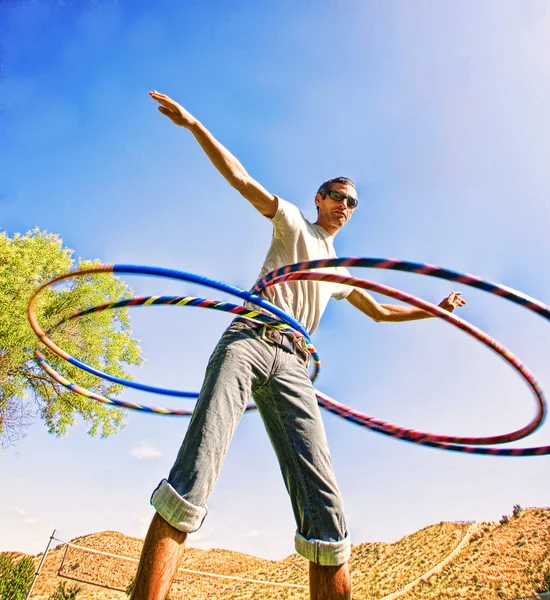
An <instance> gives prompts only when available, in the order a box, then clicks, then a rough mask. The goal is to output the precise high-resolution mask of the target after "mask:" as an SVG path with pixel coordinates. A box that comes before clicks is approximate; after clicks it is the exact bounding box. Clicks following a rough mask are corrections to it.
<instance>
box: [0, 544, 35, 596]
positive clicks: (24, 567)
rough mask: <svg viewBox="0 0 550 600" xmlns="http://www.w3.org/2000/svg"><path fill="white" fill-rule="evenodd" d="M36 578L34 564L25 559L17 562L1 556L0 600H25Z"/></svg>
mask: <svg viewBox="0 0 550 600" xmlns="http://www.w3.org/2000/svg"><path fill="white" fill-rule="evenodd" d="M33 577H34V562H33V560H32V558H30V557H28V556H27V557H25V558H22V559H21V560H18V561H16V560H15V559H14V558H13V557H12V556H10V555H9V554H2V555H0V600H24V598H25V596H26V595H27V592H28V591H29V588H30V586H31V583H32V580H33Z"/></svg>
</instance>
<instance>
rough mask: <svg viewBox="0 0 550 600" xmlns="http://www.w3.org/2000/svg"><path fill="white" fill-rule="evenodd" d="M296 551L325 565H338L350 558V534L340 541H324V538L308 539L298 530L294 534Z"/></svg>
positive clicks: (312, 560) (310, 559)
mask: <svg viewBox="0 0 550 600" xmlns="http://www.w3.org/2000/svg"><path fill="white" fill-rule="evenodd" d="M294 545H295V547H296V552H298V554H300V555H302V556H303V557H304V558H307V559H308V560H309V561H311V562H314V563H317V564H318V565H321V566H323V567H338V566H340V565H343V564H344V563H345V562H347V561H348V560H349V557H350V556H351V544H350V541H349V534H346V537H345V538H344V539H343V540H341V541H340V542H323V541H322V540H306V538H305V537H303V536H302V535H300V534H299V533H298V532H296V535H295V536H294Z"/></svg>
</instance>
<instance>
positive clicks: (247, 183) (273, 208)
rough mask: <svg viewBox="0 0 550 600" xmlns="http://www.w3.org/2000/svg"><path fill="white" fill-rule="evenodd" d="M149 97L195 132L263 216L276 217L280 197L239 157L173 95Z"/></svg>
mask: <svg viewBox="0 0 550 600" xmlns="http://www.w3.org/2000/svg"><path fill="white" fill-rule="evenodd" d="M149 94H150V96H151V98H153V100H156V101H157V102H158V103H159V104H160V106H159V107H158V109H159V111H160V112H161V113H162V114H163V115H165V116H166V117H168V118H169V119H170V120H171V121H172V122H173V123H175V124H176V125H179V126H180V127H185V128H186V129H189V131H191V133H192V134H193V135H194V136H195V139H196V140H197V142H199V144H200V146H201V148H202V149H203V150H204V151H205V153H206V155H207V156H208V158H209V159H210V160H211V161H212V164H213V165H214V166H215V167H216V169H218V171H219V172H220V173H221V174H222V175H223V177H225V179H226V180H227V182H228V183H229V184H230V185H231V186H232V187H234V188H235V189H236V190H237V191H239V192H240V193H241V194H242V195H243V196H244V197H245V198H246V199H247V200H248V201H249V202H250V203H251V204H252V206H254V208H256V209H257V210H258V211H259V212H261V213H262V215H264V216H266V217H269V218H273V217H274V216H275V213H276V212H277V208H278V204H279V201H278V199H277V196H274V195H273V194H271V193H269V192H268V191H267V190H266V189H265V188H264V187H263V186H261V185H260V184H259V183H258V182H257V181H256V180H255V179H252V177H250V175H249V174H248V173H247V172H246V170H245V168H244V167H243V166H242V164H241V163H240V162H239V161H238V160H237V158H236V157H235V156H233V154H231V152H229V150H228V149H227V148H226V147H225V146H223V145H222V144H220V142H218V140H217V139H216V138H215V137H214V136H213V135H212V134H211V133H210V132H209V131H208V129H206V127H205V126H204V125H203V124H202V123H200V122H199V121H198V120H197V119H195V117H193V115H192V114H191V113H190V112H188V111H187V110H186V109H185V108H183V106H181V104H178V103H177V102H175V101H174V100H172V98H170V97H169V96H166V95H165V94H160V93H159V92H156V91H153V92H149Z"/></svg>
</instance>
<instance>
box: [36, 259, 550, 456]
mask: <svg viewBox="0 0 550 600" xmlns="http://www.w3.org/2000/svg"><path fill="white" fill-rule="evenodd" d="M339 266H340V267H342V266H346V267H351V266H362V267H375V268H386V269H395V270H401V271H407V272H414V273H421V274H426V275H430V276H434V277H440V278H443V279H447V280H451V281H457V282H460V283H463V284H465V285H470V286H472V287H476V288H478V289H482V290H483V291H487V292H490V293H493V294H496V295H499V296H501V297H504V298H506V299H508V300H511V301H513V302H515V303H517V304H520V305H521V306H524V307H525V308H528V309H529V310H532V311H534V312H536V313H537V314H540V315H542V316H544V317H545V318H547V319H550V309H548V307H546V306H545V305H544V304H542V303H541V302H539V301H537V300H535V299H533V298H530V297H529V296H526V295H524V294H521V293H520V292H517V291H516V290H512V289H510V288H507V287H505V286H501V285H498V284H495V283H491V282H487V281H484V280H482V279H480V278H478V277H475V276H473V275H467V274H463V273H458V272H455V271H450V270H448V269H443V268H441V267H435V266H432V265H426V264H422V263H412V262H407V261H397V260H392V259H373V258H341V259H322V260H316V261H306V262H301V263H296V264H294V265H287V266H285V267H282V268H280V269H277V270H274V271H272V272H270V273H268V274H267V275H265V276H264V277H263V278H262V279H261V280H260V281H258V282H257V284H256V286H255V287H254V289H253V290H252V292H247V291H245V290H242V289H240V288H236V287H233V286H230V285H227V284H225V283H222V282H218V281H214V280H211V279H208V278H205V277H201V276H198V275H194V274H191V273H185V272H180V271H173V270H169V269H160V268H155V267H136V266H133V265H113V266H101V267H92V268H89V269H85V270H81V271H75V272H73V273H69V274H67V275H64V276H62V277H59V278H56V279H54V280H52V281H50V282H48V283H46V284H44V285H43V286H42V287H41V288H39V289H38V290H37V292H36V294H35V295H34V296H33V299H32V300H31V303H30V304H29V321H30V322H31V326H32V327H33V329H34V331H35V333H36V334H37V335H38V337H39V338H40V339H41V340H42V342H43V343H44V344H45V345H46V346H48V347H49V348H50V350H52V351H53V352H54V353H55V354H57V355H59V356H61V357H62V358H64V359H65V360H67V361H68V362H70V363H71V364H73V365H75V366H78V367H79V368H83V369H85V370H87V371H89V372H92V373H94V374H96V375H98V376H100V377H104V378H107V379H110V380H111V381H115V382H117V383H121V384H123V385H130V386H131V387H135V388H137V389H142V390H144V391H149V392H155V393H163V394H168V395H174V396H184V397H188V398H196V397H197V396H198V394H197V393H195V392H178V391H174V390H165V389H163V388H155V387H152V386H145V385H143V384H138V383H136V382H127V381H126V380H122V379H119V378H116V377H113V376H111V375H109V374H106V373H102V372H101V371H97V370H96V369H93V368H92V367H90V366H89V365H86V364H85V363H82V362H81V361H79V360H78V359H75V358H73V357H71V356H70V355H68V354H67V353H66V352H64V351H63V350H62V349H61V348H59V347H58V346H56V345H55V343H54V342H53V341H52V340H50V339H49V337H48V336H47V334H46V333H45V332H44V331H43V330H42V329H41V328H40V326H39V324H38V322H37V321H36V317H35V314H34V307H35V303H36V298H37V296H38V294H39V293H40V292H41V291H42V290H43V289H44V288H45V287H48V286H50V285H53V284H54V283H57V282H59V281H62V280H64V279H68V278H71V277H75V276H80V275H87V274H90V273H107V272H108V273H125V274H144V275H153V276H160V277H169V278H173V279H179V280H183V281H190V282H193V283H198V284H201V285H205V286H207V287H213V288H215V289H219V290H222V291H226V292H228V293H231V294H233V295H235V296H238V297H240V298H242V299H244V300H247V301H249V302H250V303H252V304H255V305H258V306H260V307H261V308H264V309H265V310H268V311H270V312H271V313H272V314H274V315H276V317H277V318H275V319H272V318H270V317H268V316H266V315H264V314H261V313H259V312H258V311H251V310H250V309H246V308H245V307H242V306H236V305H231V304H229V303H225V302H218V301H215V300H206V299H203V298H194V297H181V296H178V297H174V296H150V297H142V298H133V299H130V300H124V301H121V302H115V303H110V304H104V305H101V306H97V307H93V308H89V309H86V310H83V311H80V312H78V313H76V314H74V315H71V316H70V317H68V318H66V319H64V320H62V321H61V322H60V323H58V325H61V324H62V323H63V322H66V321H68V320H71V319H75V318H78V317H81V316H84V315H86V314H90V313H92V312H97V311H100V310H107V309H110V308H118V307H122V306H145V305H155V304H157V305H158V304H165V305H190V306H201V307H204V308H214V309H215V310H223V311H226V312H233V313H234V314H240V315H241V316H246V317H249V318H251V317H252V318H254V320H259V321H261V322H263V323H265V324H266V325H267V326H269V327H276V328H278V329H282V330H286V331H287V332H289V333H290V334H292V335H294V336H297V337H304V338H305V340H306V343H307V345H308V350H309V351H310V353H311V355H312V357H313V359H314V373H313V375H312V381H313V380H314V379H315V377H316V376H317V374H318V371H319V364H320V361H319V358H318V355H317V352H316V351H315V348H314V347H313V344H312V343H311V340H310V339H309V336H308V334H307V332H306V331H305V330H304V329H303V327H302V326H301V324H300V323H298V322H297V321H295V320H294V319H292V318H291V317H290V316H289V315H287V314H286V313H284V312H283V311H282V310H281V309H279V308H278V307H276V306H274V305H272V304H270V303H269V302H267V301H266V300H264V299H262V298H261V297H259V296H258V294H259V293H260V292H261V290H263V289H264V288H266V287H269V286H271V285H276V284H279V283H283V282H285V281H295V280H300V279H305V280H315V281H326V282H334V283H339V284H344V285H352V286H355V287H360V288H363V289H368V290H371V291H374V292H377V293H381V294H383V295H386V296H389V297H392V298H394V299H398V300H402V301H404V302H407V303H409V304H412V305H414V306H416V307H418V308H420V309H422V310H426V311H427V312H430V313H431V314H433V315H435V316H438V317H441V318H443V319H444V320H446V321H447V322H449V323H450V324H452V325H454V326H455V327H458V328H459V329H461V330H463V331H465V332H466V333H468V334H469V335H472V336H473V337H475V338H476V339H477V340H478V341H480V342H481V343H483V344H484V345H486V346H488V347H489V348H491V349H492V350H493V351H495V352H496V353H497V354H499V355H500V356H501V357H502V358H503V359H504V360H506V361H507V362H508V363H509V364H510V365H511V366H513V367H514V368H515V369H516V371H517V372H518V373H519V374H520V375H521V376H522V377H523V378H524V380H525V381H526V382H527V384H528V385H529V387H531V389H532V391H533V392H534V394H535V397H536V401H537V411H536V415H535V417H534V418H533V419H532V421H531V422H530V423H528V424H527V425H526V426H524V427H522V428H521V429H519V430H517V431H514V432H511V433H507V434H502V435H497V436H490V437H457V436H443V435H436V434H431V433H426V432H421V431H417V430H413V429H407V428H404V427H401V426H398V425H394V424H392V423H387V422H384V421H381V420H380V419H376V418H374V417H371V416H368V415H365V414H363V413H361V412H359V411H356V410H354V409H352V408H350V407H348V406H346V405H344V404H340V403H338V402H336V401H335V400H333V399H332V398H330V397H329V396H326V395H325V394H323V393H322V392H319V391H318V390H315V392H316V395H317V399H318V401H319V405H320V406H321V407H322V408H325V409H326V410H328V411H330V412H332V413H333V414H336V415H337V416H340V417H342V418H344V419H346V420H349V421H351V422H353V423H355V424H357V425H360V426H362V427H366V428H369V429H371V430H373V431H375V432H377V433H381V434H383V435H389V436H392V437H396V438H398V439H401V440H403V441H409V442H412V443H416V444H420V445H425V446H428V447H434V448H439V449H444V450H450V451H455V452H468V453H472V454H490V455H497V456H533V455H542V454H550V446H540V447H535V448H513V449H503V448H479V447H477V446H478V445H487V444H497V443H498V444H500V443H506V442H511V441H516V440H518V439H521V438H523V437H525V436H527V435H529V434H530V433H532V432H533V431H535V430H536V429H537V428H538V427H539V426H540V425H541V424H542V422H543V420H544V416H545V400H544V395H543V392H542V389H541V388H540V386H539V385H538V384H537V382H536V380H535V378H534V376H533V374H532V373H531V372H530V371H529V370H528V369H527V367H525V365H523V364H522V363H521V361H520V360H519V359H518V358H517V357H515V356H514V355H513V354H512V353H511V352H510V351H509V350H507V349H506V348H504V347H503V346H502V345H501V344H499V343H498V342H496V341H495V340H493V339H492V338H490V337H489V336H488V335H487V334H485V333H484V332H482V331H481V330H479V329H478V328H476V327H474V326H473V325H471V324H470V323H468V322H466V321H464V320H462V319H460V318H458V317H456V316H455V315H453V314H452V313H449V312H448V311H445V310H443V309H441V308H439V307H438V306H435V305H433V304H430V303H428V302H425V301H423V300H421V299H419V298H416V297H414V296H411V295H409V294H405V293H404V292H401V291H399V290H395V289H393V288H389V287H386V286H383V285H381V284H377V283H374V282H371V281H367V280H363V279H358V278H355V277H349V276H343V275H338V274H334V273H325V272H304V271H306V270H307V269H314V268H326V267H339ZM247 311H248V312H247ZM245 313H247V314H245ZM279 319H280V320H279ZM37 359H38V362H39V364H40V365H41V366H42V368H44V369H45V370H46V371H47V372H48V373H49V374H50V375H51V376H52V377H54V379H56V380H57V381H59V382H60V383H62V384H63V385H65V386H66V387H68V388H69V389H71V390H73V391H75V392H77V393H80V394H83V395H85V396H88V397H90V398H94V399H96V400H99V401H101V402H108V403H110V404H116V405H118V406H123V407H125V408H133V409H136V410H144V411H148V412H154V413H157V414H167V415H177V416H189V415H190V414H192V411H183V410H171V409H164V408H160V407H150V406H146V405H139V404H136V403H129V402H126V401H123V400H118V399H111V398H106V397H104V396H100V395H98V394H94V393H93V392H90V391H88V390H85V389H84V388H81V387H80V386H77V385H76V384H73V383H71V382H68V380H66V379H64V378H63V377H62V376H61V375H60V374H59V373H57V372H56V371H55V370H54V369H53V367H51V365H49V363H47V361H46V360H45V358H44V356H43V355H42V354H41V353H39V352H37ZM253 408H255V406H254V405H250V406H249V407H247V410H252V409H253Z"/></svg>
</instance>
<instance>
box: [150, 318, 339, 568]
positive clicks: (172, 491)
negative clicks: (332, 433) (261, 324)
mask: <svg viewBox="0 0 550 600" xmlns="http://www.w3.org/2000/svg"><path fill="white" fill-rule="evenodd" d="M251 395H252V396H253V398H254V401H255V402H256V405H257V406H258V410H259V412H260V415H261V417H262V419H263V422H264V425H265V428H266V430H267V433H268V435H269V438H270V441H271V444H272V446H273V448H274V450H275V453H276V455H277V458H278V460H279V465H280V468H281V471H282V474H283V479H284V482H285V485H286V488H287V490H288V493H289V494H290V499H291V502H292V509H293V511H294V517H295V519H296V524H297V532H296V536H295V545H296V551H297V552H298V553H299V554H301V555H302V556H304V557H305V558H307V559H308V560H310V561H313V562H316V563H318V564H320V565H334V566H336V565H340V564H343V563H344V562H346V561H347V560H348V558H349V556H350V551H351V547H350V541H349V535H348V532H347V529H346V523H345V519H344V514H343V505H342V499H341V495H340V491H339V489H338V485H337V483H336V479H335V477H334V473H333V469H332V461H331V458H330V454H329V450H328V444H327V439H326V435H325V430H324V426H323V422H322V419H321V415H320V410H319V406H318V404H317V400H316V398H315V392H314V390H313V386H312V385H311V382H310V380H309V377H308V374H307V366H306V363H305V361H304V360H303V359H302V358H300V357H298V356H297V355H296V354H294V353H293V352H289V351H287V350H285V349H283V348H281V347H280V346H277V345H275V344H273V343H271V342H270V341H269V340H268V339H266V338H265V337H264V336H263V335H262V330H261V329H260V330H259V329H250V327H249V326H248V325H247V324H246V323H243V322H233V323H232V324H231V325H230V326H229V328H228V329H227V330H226V331H225V333H224V334H223V336H222V338H221V339H220V341H219V343H218V345H217V346H216V349H215V350H214V352H213V354H212V356H211V357H210V361H209V363H208V367H207V370H206V376H205V380H204V383H203V386H202V389H201V393H200V396H199V399H198V401H197V405H196V407H195V411H194V413H193V416H192V418H191V422H190V423H189V428H188V430H187V434H186V436H185V439H184V440H183V443H182V445H181V448H180V450H179V453H178V456H177V458H176V461H175V463H174V466H173V467H172V470H171V471H170V474H169V477H168V480H166V479H164V480H163V481H161V483H160V484H159V486H158V487H157V489H156V490H155V491H154V493H153V496H152V498H151V503H152V504H153V506H154V507H155V509H156V510H157V512H158V513H159V514H160V516H161V517H163V518H164V519H165V520H166V521H168V522H169V523H170V524H171V525H172V526H173V527H175V528H177V529H179V530H180V531H185V532H188V533H191V532H193V531H196V530H197V529H198V528H199V527H200V526H201V524H202V522H203V520H204V518H205V516H206V513H207V509H206V502H207V499H208V496H209V495H210V492H211V491H212V489H213V487H214V484H215V483H216V480H217V478H218V474H219V471H220V468H221V466H222V463H223V460H224V457H225V454H226V451H227V449H228V447H229V443H230V441H231V438H232V437H233V434H234V432H235V429H236V427H237V424H238V423H239V421H240V419H241V417H242V415H243V413H244V409H245V407H246V405H247V404H248V402H249V400H250V396H251Z"/></svg>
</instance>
